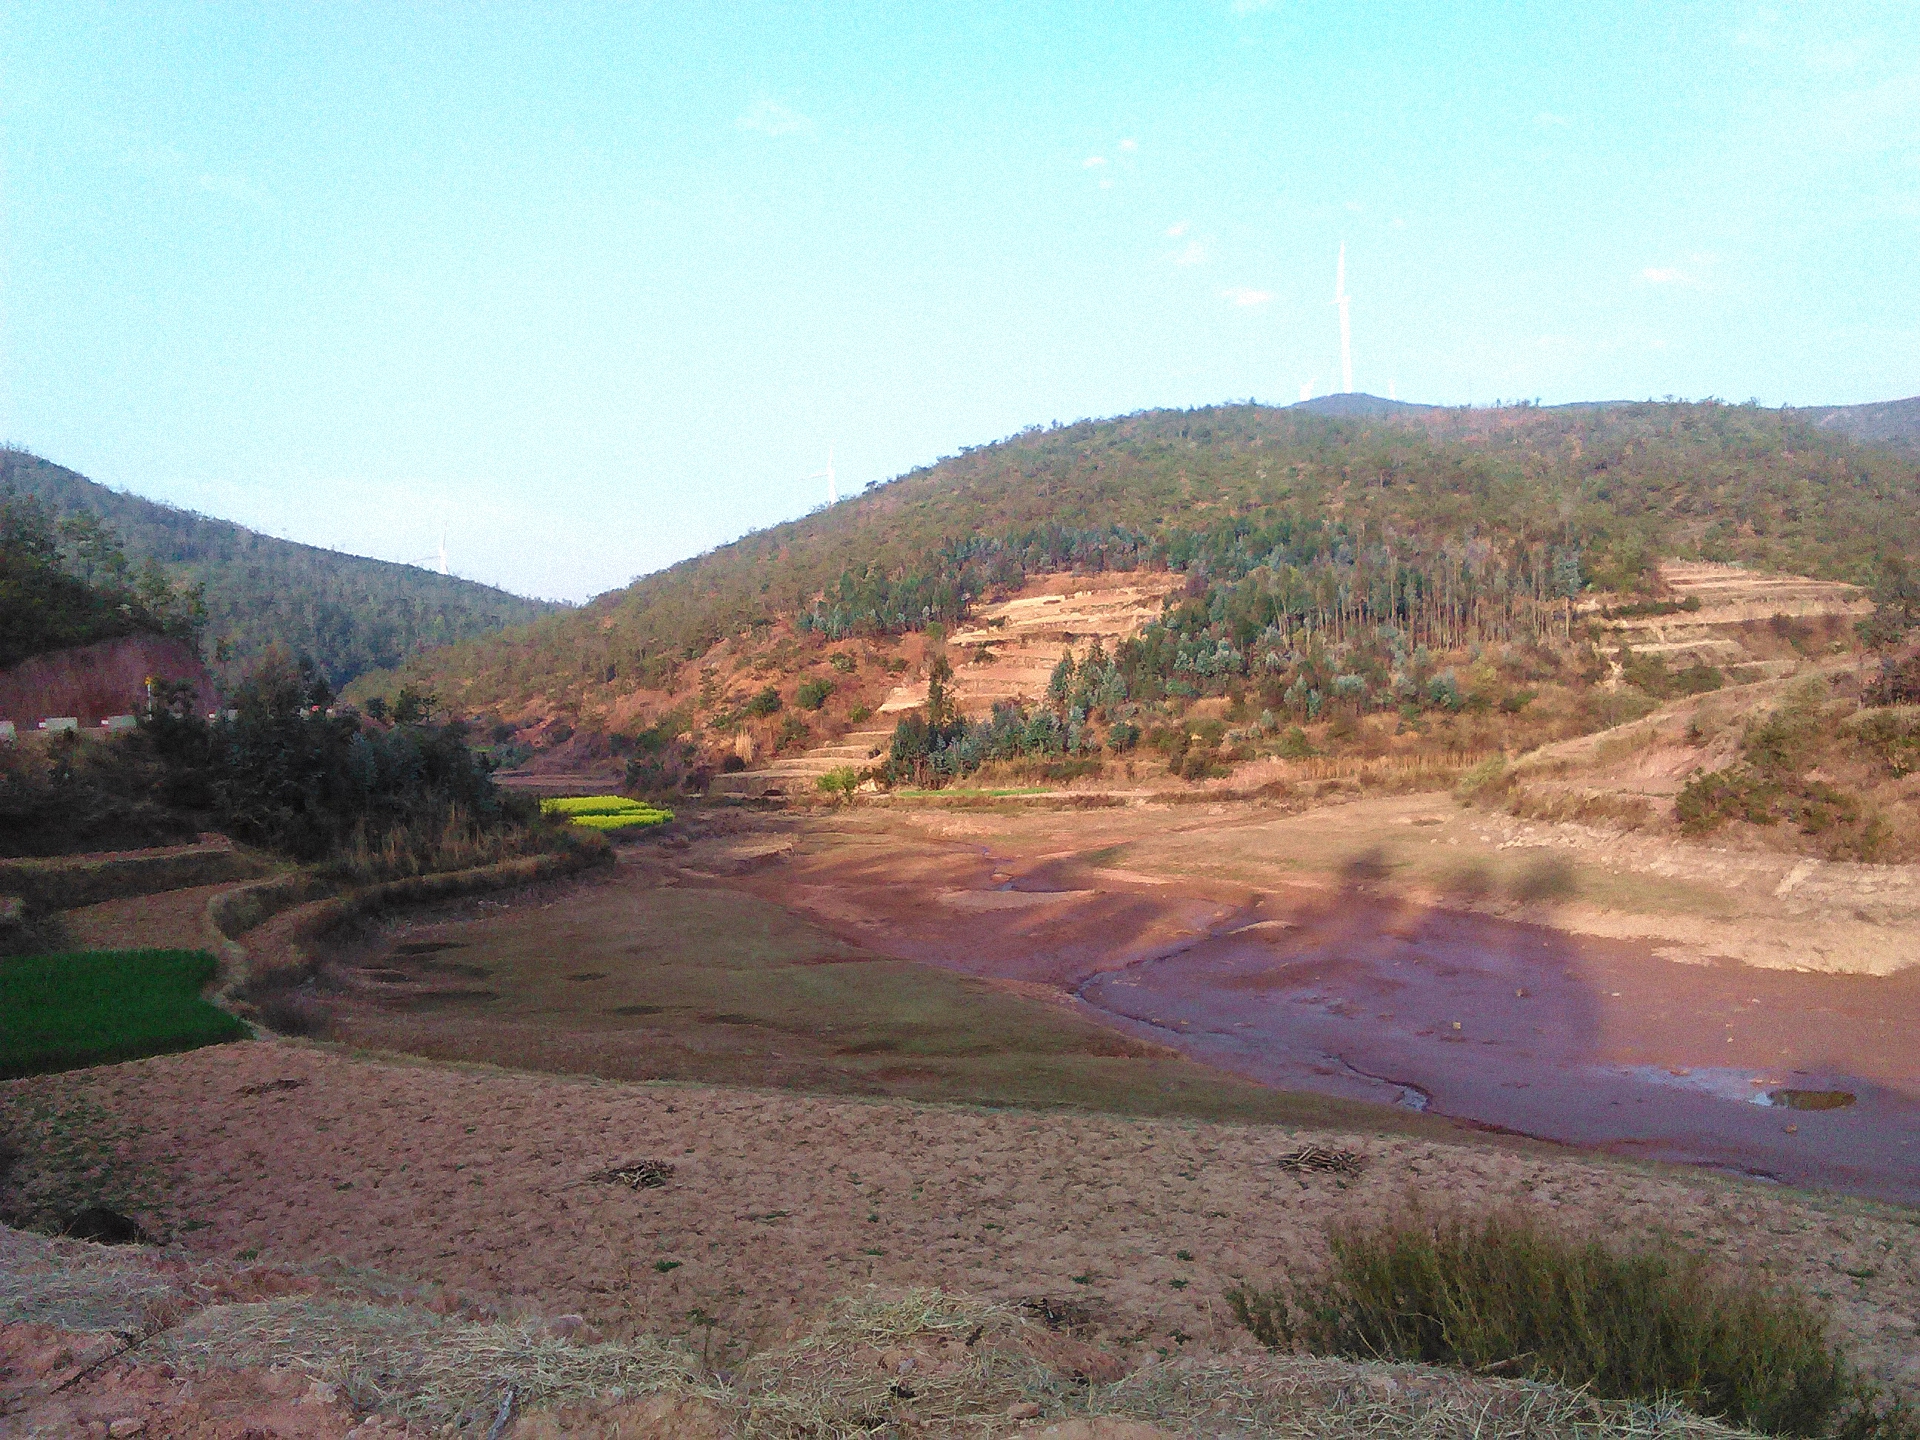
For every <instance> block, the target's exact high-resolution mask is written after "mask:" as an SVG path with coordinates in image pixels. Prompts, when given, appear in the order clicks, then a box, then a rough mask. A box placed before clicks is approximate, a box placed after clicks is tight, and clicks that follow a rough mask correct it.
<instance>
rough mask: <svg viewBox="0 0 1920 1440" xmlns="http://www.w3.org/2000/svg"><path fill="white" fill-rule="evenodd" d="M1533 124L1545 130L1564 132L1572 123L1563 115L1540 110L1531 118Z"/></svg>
mask: <svg viewBox="0 0 1920 1440" xmlns="http://www.w3.org/2000/svg"><path fill="white" fill-rule="evenodd" d="M1533 123H1534V124H1536V125H1539V126H1541V127H1542V128H1546V129H1554V130H1564V129H1566V128H1567V126H1569V125H1571V124H1572V123H1573V122H1572V121H1571V120H1569V119H1567V117H1566V116H1564V115H1556V114H1554V113H1553V111H1551V110H1542V111H1541V112H1540V113H1539V114H1538V115H1536V116H1534V117H1533Z"/></svg>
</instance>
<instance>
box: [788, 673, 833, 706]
mask: <svg viewBox="0 0 1920 1440" xmlns="http://www.w3.org/2000/svg"><path fill="white" fill-rule="evenodd" d="M831 694H833V682H832V681H831V680H819V679H814V680H802V681H801V682H800V688H799V689H798V690H796V691H795V692H794V696H793V700H794V703H795V704H796V705H798V706H799V707H800V708H801V709H802V710H818V709H819V708H820V707H821V706H822V705H824V704H826V703H827V697H828V696H829V695H831Z"/></svg>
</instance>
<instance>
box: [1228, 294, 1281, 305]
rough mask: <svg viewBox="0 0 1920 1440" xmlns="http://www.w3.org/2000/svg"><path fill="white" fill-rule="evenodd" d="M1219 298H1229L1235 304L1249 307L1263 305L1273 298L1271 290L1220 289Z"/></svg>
mask: <svg viewBox="0 0 1920 1440" xmlns="http://www.w3.org/2000/svg"><path fill="white" fill-rule="evenodd" d="M1220 298H1221V299H1223V300H1231V301H1232V302H1233V303H1234V304H1236V305H1241V306H1248V307H1251V306H1255V305H1265V304H1266V303H1267V302H1268V301H1269V300H1271V299H1273V292H1272V291H1271V290H1222V291H1221V292H1220Z"/></svg>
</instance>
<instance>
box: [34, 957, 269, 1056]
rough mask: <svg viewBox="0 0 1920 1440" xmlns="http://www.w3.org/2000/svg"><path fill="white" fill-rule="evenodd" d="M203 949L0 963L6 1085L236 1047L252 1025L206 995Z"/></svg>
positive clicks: (207, 963) (208, 968)
mask: <svg viewBox="0 0 1920 1440" xmlns="http://www.w3.org/2000/svg"><path fill="white" fill-rule="evenodd" d="M217 968H218V967H217V966H216V964H215V963H214V958H213V956H211V955H209V954H207V953H206V952H205V951H203V950H88V951H82V952H79V953H76V954H67V955H22V956H18V957H15V958H13V959H10V960H0V1015H4V1016H5V1017H6V1023H5V1024H4V1025H0V1079H7V1078H11V1077H13V1076H17V1075H37V1074H41V1073H43V1072H45V1071H49V1070H71V1069H75V1068H77V1067H79V1066H82V1065H104V1064H108V1063H111V1062H112V1061H116V1060H135V1059H138V1058H140V1057H141V1056H143V1055H165V1054H171V1053H172V1052H174V1051H177V1050H193V1049H197V1048H199V1047H200V1046H202V1045H215V1044H218V1043H219V1042H221V1041H223V1040H238V1039H240V1038H242V1037H243V1036H245V1035H246V1033H247V1029H246V1026H244V1025H242V1024H241V1023H240V1022H239V1021H238V1020H236V1019H235V1018H234V1017H233V1016H231V1015H229V1014H228V1013H227V1012H226V1011H224V1010H222V1009H220V1008H219V1007H218V1006H216V1005H214V1004H212V1003H211V1002H209V1001H207V1000H203V999H201V998H200V992H201V991H202V990H203V989H205V988H206V986H207V985H208V984H209V983H210V982H211V981H212V979H213V977H214V973H215V971H216V970H217Z"/></svg>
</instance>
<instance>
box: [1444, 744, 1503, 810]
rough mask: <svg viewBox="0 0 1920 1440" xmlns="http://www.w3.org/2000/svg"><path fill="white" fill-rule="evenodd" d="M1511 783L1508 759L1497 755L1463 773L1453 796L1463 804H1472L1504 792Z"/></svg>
mask: <svg viewBox="0 0 1920 1440" xmlns="http://www.w3.org/2000/svg"><path fill="white" fill-rule="evenodd" d="M1511 783H1512V782H1511V781H1510V780H1509V779H1508V777H1507V762H1506V760H1505V759H1504V758H1503V757H1502V756H1499V755H1495V756H1492V757H1491V758H1489V759H1486V760H1482V761H1481V762H1480V763H1479V764H1478V765H1475V766H1474V767H1473V768H1472V769H1471V770H1469V771H1467V773H1466V774H1464V775H1462V776H1461V777H1460V779H1459V781H1458V783H1456V784H1455V785H1454V787H1453V796H1454V799H1456V800H1458V801H1459V802H1460V803H1461V804H1462V805H1470V804H1472V803H1473V802H1474V801H1476V800H1479V799H1483V798H1485V797H1488V796H1494V795H1500V794H1503V793H1504V792H1505V791H1506V790H1507V788H1508V787H1509V785H1510V784H1511Z"/></svg>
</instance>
